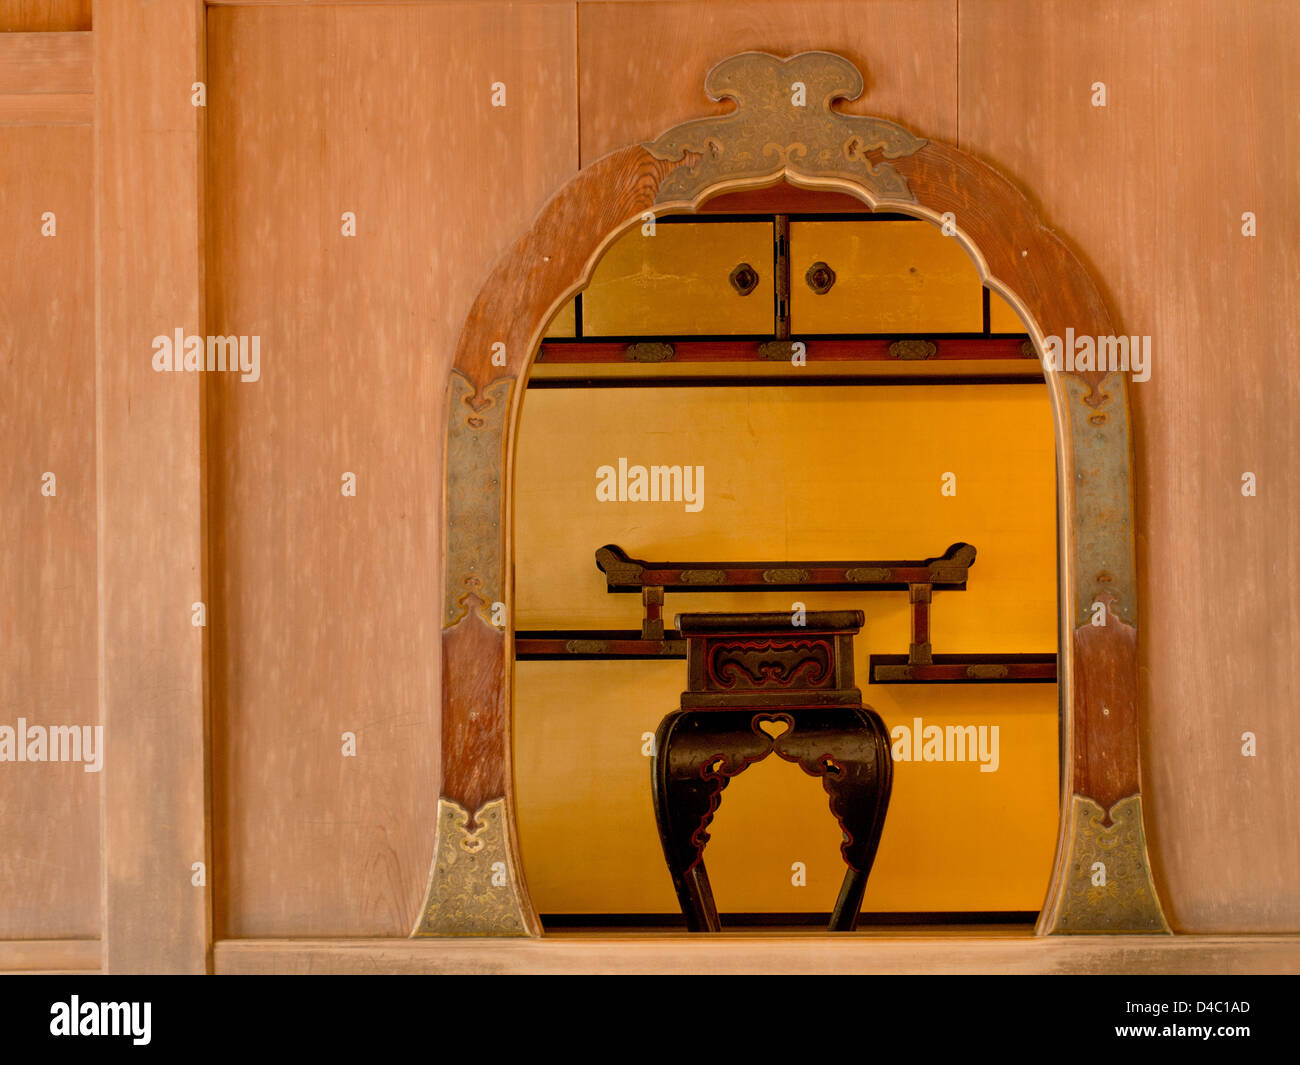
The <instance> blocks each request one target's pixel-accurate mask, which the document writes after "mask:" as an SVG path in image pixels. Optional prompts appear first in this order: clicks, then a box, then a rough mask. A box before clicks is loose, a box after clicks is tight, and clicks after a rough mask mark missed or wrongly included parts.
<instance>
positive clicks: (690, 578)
mask: <svg viewBox="0 0 1300 1065" xmlns="http://www.w3.org/2000/svg"><path fill="white" fill-rule="evenodd" d="M726 579H727V574H726V571H725V570H720V569H684V570H682V583H683V584H722V583H723V582H724V581H725V580H726Z"/></svg>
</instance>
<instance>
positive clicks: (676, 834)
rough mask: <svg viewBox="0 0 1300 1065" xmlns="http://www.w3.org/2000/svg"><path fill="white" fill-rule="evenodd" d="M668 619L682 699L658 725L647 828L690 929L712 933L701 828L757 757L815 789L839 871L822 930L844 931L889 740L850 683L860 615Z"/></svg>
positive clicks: (878, 820)
mask: <svg viewBox="0 0 1300 1065" xmlns="http://www.w3.org/2000/svg"><path fill="white" fill-rule="evenodd" d="M794 617H795V615H793V614H791V613H788V612H782V613H758V614H679V615H678V616H677V628H678V630H679V632H680V633H681V636H682V637H683V638H684V639H685V641H686V666H687V689H688V690H687V691H685V692H683V693H682V697H681V705H680V707H679V708H678V709H677V710H674V711H673V712H672V713H670V714H669V715H668V716H667V717H665V718H664V719H663V721H662V722H661V723H660V725H659V729H658V732H657V734H656V738H655V749H654V751H655V753H654V757H653V759H652V773H653V778H654V808H655V819H656V820H657V822H658V825H659V838H660V841H661V842H662V844H663V849H664V857H665V858H666V859H667V861H668V870H669V872H670V873H671V875H672V880H673V887H674V888H675V889H676V891H677V900H678V903H679V904H680V906H681V909H682V913H683V914H684V915H685V917H686V925H687V928H688V929H689V930H690V931H692V932H717V931H720V930H721V924H720V923H719V921H718V911H717V906H716V905H715V903H714V901H713V892H712V889H711V888H710V887H709V876H708V873H707V871H706V870H705V867H704V847H705V844H706V843H707V842H708V839H709V836H708V832H707V829H708V826H709V823H710V822H711V821H712V820H713V815H714V813H715V812H716V811H717V809H718V804H719V803H720V802H721V798H722V790H723V788H725V787H726V786H727V784H728V782H729V781H730V780H731V778H732V777H734V776H736V775H737V774H739V773H741V772H743V771H744V770H745V768H746V767H748V766H750V765H753V764H754V763H755V762H759V761H762V760H763V759H764V758H766V757H767V756H768V755H769V754H772V753H773V752H775V753H776V755H777V757H779V758H784V759H785V760H786V761H788V762H794V763H795V764H796V765H798V766H799V767H800V768H801V769H802V770H803V771H804V772H805V773H807V774H809V775H810V776H813V777H817V778H818V779H820V780H821V782H822V786H823V787H824V788H825V789H826V792H827V794H828V795H829V796H830V810H831V814H832V815H833V816H834V817H835V819H836V820H837V821H838V822H839V825H840V829H841V831H842V832H843V834H844V842H843V844H842V845H841V848H840V850H841V853H842V855H843V857H844V862H845V864H846V865H847V866H848V870H847V871H846V873H845V875H844V883H843V885H842V886H841V888H840V894H839V899H838V900H837V901H836V903H835V909H834V911H833V913H832V914H831V920H830V929H831V930H832V931H843V932H847V931H852V930H853V928H854V927H855V926H856V924H857V920H858V911H859V909H860V908H861V906H862V896H863V893H864V891H865V890H866V886H867V877H868V875H869V874H870V872H871V864H872V862H873V861H874V859H875V856H876V848H877V846H879V844H880V835H881V832H882V830H883V829H884V824H885V812H886V810H887V808H888V806H889V792H890V785H891V783H892V780H893V763H892V761H891V759H890V754H889V736H888V733H887V732H886V731H885V726H884V723H883V722H882V721H881V720H880V718H879V717H878V716H877V715H876V713H875V711H873V710H871V709H870V708H869V707H867V706H864V705H863V703H862V693H861V692H860V691H858V689H857V688H856V687H855V686H854V679H853V637H854V636H855V635H856V634H857V633H858V631H859V630H860V629H861V628H862V622H863V614H862V611H860V610H834V611H811V612H808V613H807V614H805V615H803V616H802V618H800V620H803V621H804V622H805V624H803V625H795V624H794V621H793V619H794Z"/></svg>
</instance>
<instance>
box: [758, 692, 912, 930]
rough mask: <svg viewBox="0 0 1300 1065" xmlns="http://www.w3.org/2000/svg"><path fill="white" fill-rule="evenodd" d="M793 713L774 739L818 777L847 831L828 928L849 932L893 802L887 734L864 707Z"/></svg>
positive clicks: (782, 752)
mask: <svg viewBox="0 0 1300 1065" xmlns="http://www.w3.org/2000/svg"><path fill="white" fill-rule="evenodd" d="M793 717H794V719H795V722H796V724H795V727H794V728H793V729H791V730H790V731H789V732H787V733H786V734H785V735H783V736H781V737H780V739H778V740H777V741H776V753H777V754H778V755H779V756H780V757H782V758H784V759H786V761H790V762H795V763H797V764H798V765H799V767H800V768H801V769H803V771H804V772H805V773H808V774H810V775H812V776H815V777H820V778H821V781H822V786H823V787H824V788H825V789H826V792H827V794H828V795H829V796H830V807H831V813H832V814H834V815H835V819H836V820H837V821H838V822H839V825H840V829H841V831H842V832H843V833H844V842H843V844H842V845H841V847H840V852H841V853H842V854H843V856H844V861H845V864H847V865H848V867H849V868H848V871H847V872H846V873H845V874H844V883H843V885H842V886H841V888H840V895H839V899H838V900H837V901H836V903H835V909H834V911H833V912H832V914H831V921H830V929H831V931H833V932H851V931H853V929H854V928H856V927H857V923H858V911H859V910H860V909H861V907H862V896H863V893H864V892H865V891H866V887H867V876H868V875H869V874H870V872H871V865H872V862H874V861H875V857H876V848H877V847H878V846H879V845H880V836H881V833H882V832H883V831H884V827H885V812H886V811H887V809H888V808H889V793H890V789H891V787H892V784H893V773H894V764H893V761H892V760H891V758H890V754H889V735H888V733H887V732H886V731H885V726H884V723H883V722H882V721H881V720H880V718H879V717H878V716H877V715H876V713H875V712H874V711H872V710H869V709H867V708H866V707H848V706H846V707H827V708H824V709H817V710H802V711H800V710H796V711H794V712H793Z"/></svg>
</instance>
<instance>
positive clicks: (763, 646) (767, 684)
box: [704, 639, 835, 691]
mask: <svg viewBox="0 0 1300 1065" xmlns="http://www.w3.org/2000/svg"><path fill="white" fill-rule="evenodd" d="M705 663H706V665H705V678H704V680H705V687H706V688H708V689H709V690H712V691H755V690H759V689H771V688H796V687H797V688H826V687H832V686H833V684H834V665H835V649H834V647H833V646H832V645H831V641H830V640H829V639H821V640H808V639H799V640H782V639H775V640H709V641H708V656H707V657H706V658H705Z"/></svg>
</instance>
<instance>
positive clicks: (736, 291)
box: [582, 221, 774, 337]
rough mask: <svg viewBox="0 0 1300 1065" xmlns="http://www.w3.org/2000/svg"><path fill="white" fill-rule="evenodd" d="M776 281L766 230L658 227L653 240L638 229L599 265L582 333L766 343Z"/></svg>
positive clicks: (765, 225)
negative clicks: (750, 339)
mask: <svg viewBox="0 0 1300 1065" xmlns="http://www.w3.org/2000/svg"><path fill="white" fill-rule="evenodd" d="M745 266H748V268H749V270H748V273H746V271H745V270H744V269H743V268H744V267H745ZM738 268H741V269H739V270H738ZM773 273H774V268H773V231H772V223H770V222H707V223H706V222H700V223H666V222H662V221H661V222H660V223H659V224H658V225H657V226H656V227H655V233H654V236H646V235H644V234H643V233H642V231H641V227H640V226H637V227H636V228H634V229H632V230H631V231H630V232H628V233H627V234H625V235H624V236H623V237H621V238H620V239H619V240H618V241H617V242H616V243H615V244H614V245H613V246H612V247H611V248H610V249H609V251H607V252H606V253H605V256H604V257H603V258H602V259H601V260H600V262H599V263H598V264H597V266H596V270H595V272H594V273H593V275H592V278H591V282H590V284H588V286H587V288H586V289H585V291H584V292H583V294H582V332H583V335H584V336H589V337H590V336H686V335H692V334H695V335H701V336H712V335H718V336H722V335H726V336H737V335H742V336H743V335H758V336H771V334H772V328H773V321H774V304H773Z"/></svg>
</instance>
